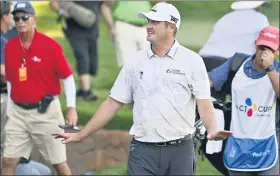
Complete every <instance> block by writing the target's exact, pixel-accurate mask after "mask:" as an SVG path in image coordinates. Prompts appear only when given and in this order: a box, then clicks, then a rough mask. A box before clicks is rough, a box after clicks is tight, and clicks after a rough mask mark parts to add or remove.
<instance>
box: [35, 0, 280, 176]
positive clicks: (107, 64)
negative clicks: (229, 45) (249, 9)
mask: <svg viewBox="0 0 280 176" xmlns="http://www.w3.org/2000/svg"><path fill="white" fill-rule="evenodd" d="M33 3H34V5H35V8H36V11H37V15H38V23H37V28H38V30H40V31H42V32H44V33H45V34H47V35H49V36H52V37H54V38H55V39H56V40H57V41H58V42H59V43H60V44H61V45H62V47H63V49H64V52H65V55H66V57H67V58H68V60H69V62H70V64H71V66H72V68H73V70H74V74H75V79H77V74H76V70H75V59H74V56H73V52H72V51H71V48H70V47H69V44H68V41H67V40H66V39H65V37H64V35H63V33H62V32H61V27H62V26H63V24H58V23H56V18H57V15H56V13H54V12H53V11H52V10H51V9H50V7H49V5H48V2H47V1H44V2H35V1H34V2H33ZM173 4H174V5H175V6H177V7H178V9H179V11H180V13H181V16H182V19H183V20H182V25H181V28H180V30H179V31H178V36H177V39H178V41H179V42H180V43H181V44H183V45H185V46H186V47H189V48H191V49H193V50H195V51H198V50H199V48H200V47H201V46H202V45H203V43H204V42H206V40H207V38H208V36H209V34H210V33H211V31H212V27H213V25H214V23H215V21H217V20H218V19H219V18H220V17H222V16H223V15H224V14H225V13H227V12H229V11H230V4H231V2H227V1H224V2H222V1H211V2H210V1H200V2H194V1H187V2H186V1H185V2H184V1H173ZM264 13H265V14H266V15H267V16H268V19H269V20H270V23H271V24H273V25H276V26H279V16H278V15H279V2H272V3H271V4H270V8H265V9H264ZM98 48H99V51H98V52H99V72H98V75H97V77H95V78H93V81H92V86H93V90H94V91H95V92H96V93H98V95H99V97H100V99H99V100H98V101H96V102H92V103H88V102H84V101H82V100H81V99H78V100H77V111H78V115H79V122H78V123H79V124H82V125H84V124H86V123H87V122H88V120H89V119H90V118H91V116H92V115H93V114H94V112H95V111H96V110H97V108H98V106H99V105H100V103H101V102H102V101H103V100H104V99H105V98H106V97H107V96H108V94H109V91H110V88H111V86H112V85H113V83H114V80H115V79H116V77H117V75H118V72H119V69H118V67H117V63H116V57H115V48H114V45H113V43H112V41H111V40H110V37H109V34H108V30H107V28H106V26H105V25H104V22H103V20H102V18H101V20H100V37H99V42H98ZM76 83H77V82H76ZM60 99H61V101H62V106H63V110H64V111H65V96H64V94H62V95H61V98H60ZM131 124H132V113H131V109H130V107H128V106H125V107H124V108H123V109H122V110H121V111H120V112H119V113H118V114H117V115H116V116H115V117H114V119H113V120H112V121H111V122H110V123H109V124H108V125H106V126H105V128H109V129H123V130H129V128H130V126H131ZM125 170H126V166H120V167H117V168H112V169H106V170H104V171H103V172H101V173H99V174H102V175H109V174H112V175H118V174H125ZM217 174H219V173H218V172H217V171H216V170H215V169H214V168H213V167H212V166H211V165H210V164H209V163H208V161H204V162H202V161H201V158H200V157H199V158H198V162H197V175H217Z"/></svg>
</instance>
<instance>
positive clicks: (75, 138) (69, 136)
mask: <svg viewBox="0 0 280 176" xmlns="http://www.w3.org/2000/svg"><path fill="white" fill-rule="evenodd" d="M53 136H54V138H56V139H58V138H63V140H62V141H61V142H62V143H63V144H67V143H70V142H79V141H80V140H81V139H80V137H79V133H55V134H53Z"/></svg>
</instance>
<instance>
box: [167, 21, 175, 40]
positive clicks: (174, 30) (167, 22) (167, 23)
mask: <svg viewBox="0 0 280 176" xmlns="http://www.w3.org/2000/svg"><path fill="white" fill-rule="evenodd" d="M171 24H172V23H169V22H167V21H165V26H166V27H167V26H169V25H171ZM176 34H177V28H175V30H174V32H173V36H174V37H175V36H176Z"/></svg>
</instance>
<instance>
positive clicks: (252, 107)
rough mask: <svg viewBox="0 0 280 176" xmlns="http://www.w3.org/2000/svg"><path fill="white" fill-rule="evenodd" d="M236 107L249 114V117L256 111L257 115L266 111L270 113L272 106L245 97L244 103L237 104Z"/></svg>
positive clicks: (261, 114)
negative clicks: (261, 104)
mask: <svg viewBox="0 0 280 176" xmlns="http://www.w3.org/2000/svg"><path fill="white" fill-rule="evenodd" d="M236 108H237V109H238V110H239V111H241V112H244V113H246V114H247V116H248V118H251V117H252V116H253V115H254V114H255V113H256V115H257V116H264V113H269V112H270V111H271V109H272V106H260V105H257V104H254V103H253V101H252V100H251V98H246V99H245V104H244V105H236Z"/></svg>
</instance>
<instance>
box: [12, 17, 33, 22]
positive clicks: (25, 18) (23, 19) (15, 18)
mask: <svg viewBox="0 0 280 176" xmlns="http://www.w3.org/2000/svg"><path fill="white" fill-rule="evenodd" d="M29 18H30V16H29V15H24V16H14V20H15V21H16V22H18V21H19V20H20V19H22V21H27V20H29Z"/></svg>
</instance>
